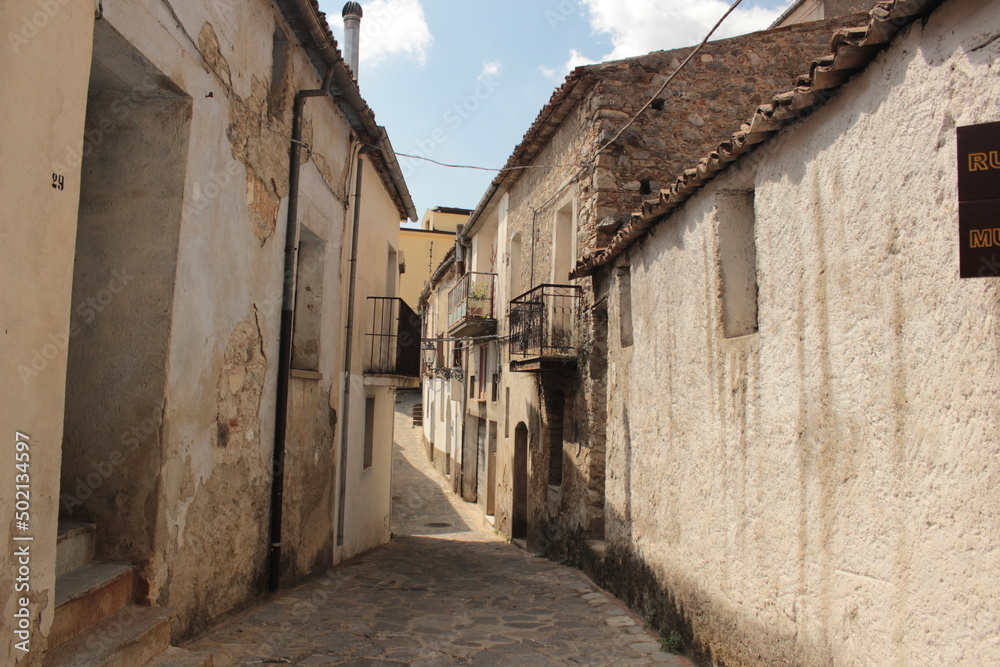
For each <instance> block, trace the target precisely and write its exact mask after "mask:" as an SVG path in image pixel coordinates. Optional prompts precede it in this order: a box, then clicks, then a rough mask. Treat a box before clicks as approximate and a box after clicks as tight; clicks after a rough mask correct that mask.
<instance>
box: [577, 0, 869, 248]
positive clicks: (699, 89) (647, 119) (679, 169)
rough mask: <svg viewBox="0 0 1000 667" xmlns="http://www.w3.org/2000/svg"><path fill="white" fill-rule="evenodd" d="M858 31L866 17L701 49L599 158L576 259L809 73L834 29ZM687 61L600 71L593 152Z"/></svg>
mask: <svg viewBox="0 0 1000 667" xmlns="http://www.w3.org/2000/svg"><path fill="white" fill-rule="evenodd" d="M864 23H865V17H864V16H858V15H854V16H850V17H846V18H840V19H836V20H831V21H818V22H813V23H807V24H801V25H795V26H790V27H787V28H782V29H779V30H772V31H767V32H760V33H753V34H750V35H743V36H741V37H734V38H731V39H725V40H719V41H714V42H709V43H708V44H706V45H705V47H704V48H703V49H702V50H701V51H700V52H699V53H698V55H697V56H695V58H694V59H693V60H692V61H691V62H689V63H688V64H687V65H686V66H685V68H684V69H683V70H681V73H680V74H679V75H678V76H677V77H676V78H675V79H674V80H673V81H672V82H671V83H670V84H669V85H668V86H667V88H666V90H664V91H663V92H662V93H661V94H660V95H659V96H658V97H657V98H656V102H654V103H653V106H651V107H650V108H649V109H647V110H646V111H645V112H643V113H642V115H640V116H639V118H637V119H636V121H635V122H634V123H633V124H632V125H631V126H630V127H629V128H628V129H627V130H625V132H624V133H623V134H622V135H621V137H620V138H619V139H618V140H617V141H616V142H615V143H614V144H613V145H612V147H611V148H609V149H608V150H607V151H605V152H604V153H602V154H601V156H600V157H599V158H598V161H597V164H596V167H595V168H594V170H593V174H592V178H591V188H592V190H593V191H594V192H595V193H596V195H597V196H596V201H595V203H594V206H595V207H596V208H595V209H594V211H593V215H592V216H588V217H585V218H584V219H583V220H582V223H583V224H581V227H580V229H581V233H580V245H581V252H582V253H583V254H585V253H588V252H591V251H593V250H594V249H596V248H599V247H603V246H604V245H605V244H606V243H607V242H608V240H609V238H610V237H609V233H613V231H614V230H615V229H616V228H617V223H620V222H622V221H623V220H624V219H627V217H628V216H629V215H630V214H631V213H633V212H634V211H639V210H641V208H642V201H643V199H649V198H654V197H655V196H656V195H657V194H658V193H659V191H660V189H662V188H666V187H668V186H669V185H670V184H671V183H672V182H673V181H674V180H676V179H677V178H678V177H679V176H681V174H683V172H684V170H685V169H689V168H691V167H692V166H693V165H697V163H698V160H699V159H700V158H702V157H704V156H705V155H707V154H708V153H709V152H710V151H713V150H715V149H716V147H717V146H718V144H719V142H720V141H722V140H723V139H724V138H726V137H729V136H731V135H732V133H733V132H735V131H737V130H739V129H740V123H742V122H743V120H745V119H746V118H749V117H750V115H751V114H752V113H753V111H754V110H755V109H756V108H757V106H759V105H761V104H763V103H765V102H769V101H770V96H771V95H773V94H774V93H775V92H777V91H779V90H781V91H783V90H788V89H789V88H790V87H791V86H792V85H793V84H794V81H795V78H796V77H797V76H799V75H802V74H807V73H808V72H809V63H810V62H811V61H812V59H813V58H817V57H820V56H824V55H826V54H827V53H828V52H829V44H830V38H831V36H832V35H833V33H834V31H835V30H836V29H837V28H839V27H841V26H856V25H863V24H864ZM690 52H691V47H687V48H683V49H674V50H671V51H658V52H655V53H651V54H649V55H646V56H640V57H638V58H629V59H627V60H621V61H616V62H610V63H605V64H602V65H600V66H598V68H597V73H596V76H597V77H598V84H597V86H595V88H594V89H593V91H591V94H590V95H589V96H588V98H587V100H586V104H587V105H588V107H589V109H588V111H589V113H590V114H591V115H590V118H591V119H592V120H593V122H594V123H595V127H596V130H597V132H598V137H599V141H600V145H601V146H603V145H604V144H606V143H607V142H609V141H611V140H612V139H614V138H615V136H616V135H617V134H618V132H619V130H621V128H622V127H624V126H625V125H626V124H627V123H628V121H629V120H630V119H631V118H632V117H633V116H635V114H636V113H637V112H638V111H639V109H641V108H642V106H643V105H644V104H646V102H648V101H649V100H650V99H651V98H653V96H654V95H655V94H656V92H657V91H658V90H659V88H660V87H661V86H662V85H663V83H664V81H666V79H667V77H669V76H670V75H671V74H672V73H673V72H674V71H675V70H676V69H677V68H678V67H679V66H680V64H681V62H682V61H683V60H684V59H685V58H686V57H687V56H688V54H689V53H690ZM591 154H592V153H591ZM589 155H590V154H588V155H586V156H585V157H589ZM581 256H582V254H581Z"/></svg>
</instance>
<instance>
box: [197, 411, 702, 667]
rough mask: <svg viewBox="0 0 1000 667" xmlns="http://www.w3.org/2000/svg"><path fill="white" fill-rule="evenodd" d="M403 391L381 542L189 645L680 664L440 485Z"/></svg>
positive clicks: (249, 657)
mask: <svg viewBox="0 0 1000 667" xmlns="http://www.w3.org/2000/svg"><path fill="white" fill-rule="evenodd" d="M418 397H419V394H415V393H409V392H406V393H404V392H400V396H399V401H398V402H397V405H396V408H397V411H396V423H395V428H396V445H397V450H396V460H395V462H394V467H393V496H394V503H393V506H394V507H393V526H394V527H393V532H394V535H395V536H394V538H393V540H392V542H391V543H390V544H388V545H387V546H385V547H383V548H381V549H378V550H376V551H374V552H372V553H370V554H368V555H366V556H363V557H361V558H359V559H357V560H355V561H352V562H350V563H348V564H345V565H342V566H340V567H338V568H335V569H334V570H332V571H331V572H329V573H328V574H327V575H325V576H323V577H321V578H319V579H317V580H313V581H311V582H310V583H308V584H306V585H304V586H301V587H299V588H296V589H294V590H290V591H287V592H285V593H283V594H281V595H279V596H277V597H275V598H274V599H272V600H271V601H269V602H267V603H265V604H262V605H260V606H258V607H256V608H255V609H252V610H251V611H249V612H247V613H245V614H243V615H242V616H240V617H238V618H236V619H234V620H231V621H229V622H227V623H225V624H223V625H222V626H220V627H218V628H216V629H214V630H213V631H211V632H210V633H208V634H207V635H205V636H203V637H202V638H201V639H199V640H197V641H196V642H194V643H192V644H190V645H189V646H188V648H192V649H196V650H211V651H214V652H215V665H216V666H217V667H229V666H230V665H259V664H292V665H414V666H427V667H431V666H434V665H651V664H666V665H689V664H690V663H688V662H687V661H685V660H683V659H682V658H678V657H676V656H673V655H669V654H665V653H661V652H660V646H659V643H658V642H657V640H656V637H655V635H653V634H652V633H650V632H649V631H648V630H646V629H645V628H643V627H642V625H641V623H640V622H638V621H637V620H636V618H635V617H634V616H633V615H632V614H631V613H630V612H629V611H628V610H627V609H626V608H625V607H624V606H623V605H622V604H621V603H620V602H619V601H618V600H616V599H615V598H613V597H612V596H610V595H608V594H607V593H605V592H603V591H601V590H600V589H598V588H597V587H596V586H595V585H594V584H593V583H592V582H591V581H590V580H589V579H587V578H586V577H585V576H584V575H583V574H582V573H581V572H579V571H578V570H574V569H571V568H567V567H563V566H561V565H558V564H556V563H553V562H550V561H548V560H545V559H542V558H538V557H535V556H532V555H529V554H527V553H525V552H523V551H521V550H520V549H519V548H517V547H516V546H513V545H510V544H508V543H507V542H505V541H503V540H501V539H500V538H499V537H497V536H496V535H495V534H494V533H493V532H492V530H490V529H489V528H488V525H487V524H486V522H485V520H484V517H483V515H482V514H481V513H480V512H479V511H478V507H477V506H475V505H470V504H467V503H464V502H463V501H461V500H460V499H458V498H457V497H456V496H454V495H453V494H451V493H448V492H447V491H446V490H445V486H444V482H443V480H442V479H441V478H440V476H439V475H438V474H437V472H436V471H434V470H433V468H431V467H430V465H429V463H427V461H426V457H425V456H424V452H423V448H422V445H421V439H420V431H419V429H418V428H414V427H413V426H412V425H411V418H410V414H411V413H410V410H411V408H412V405H413V403H414V402H415V401H416V400H418Z"/></svg>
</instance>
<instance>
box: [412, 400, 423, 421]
mask: <svg viewBox="0 0 1000 667" xmlns="http://www.w3.org/2000/svg"><path fill="white" fill-rule="evenodd" d="M413 425H414V426H423V425H424V404H423V403H415V404H414V405H413Z"/></svg>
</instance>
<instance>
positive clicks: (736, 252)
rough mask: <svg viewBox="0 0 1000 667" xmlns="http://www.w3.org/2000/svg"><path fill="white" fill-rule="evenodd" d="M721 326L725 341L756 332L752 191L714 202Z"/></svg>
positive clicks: (726, 195)
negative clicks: (720, 295) (720, 294)
mask: <svg viewBox="0 0 1000 667" xmlns="http://www.w3.org/2000/svg"><path fill="white" fill-rule="evenodd" d="M715 218H716V222H717V229H718V258H717V261H718V264H719V278H720V282H721V287H722V290H721V292H722V327H723V331H724V333H725V336H726V338H736V337H737V336H746V335H749V334H752V333H754V332H756V331H757V249H756V246H755V241H754V235H755V234H754V196H753V192H735V191H730V192H720V193H719V194H718V195H717V196H716V199H715Z"/></svg>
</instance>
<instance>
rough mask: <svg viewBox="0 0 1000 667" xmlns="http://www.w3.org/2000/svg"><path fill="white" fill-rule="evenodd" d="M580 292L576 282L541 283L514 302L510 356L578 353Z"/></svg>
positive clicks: (511, 312) (563, 355)
mask: <svg viewBox="0 0 1000 667" xmlns="http://www.w3.org/2000/svg"><path fill="white" fill-rule="evenodd" d="M580 292H581V289H580V287H579V286H577V285H539V286H538V287H536V288H535V289H533V290H531V291H530V292H526V293H525V294H522V295H521V296H519V297H517V298H516V299H514V300H513V301H511V302H510V319H509V324H510V354H511V357H512V358H520V359H525V358H535V357H572V356H575V355H576V352H577V345H578V341H577V326H576V316H577V308H578V304H579V301H580Z"/></svg>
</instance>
